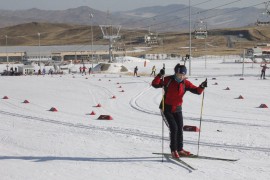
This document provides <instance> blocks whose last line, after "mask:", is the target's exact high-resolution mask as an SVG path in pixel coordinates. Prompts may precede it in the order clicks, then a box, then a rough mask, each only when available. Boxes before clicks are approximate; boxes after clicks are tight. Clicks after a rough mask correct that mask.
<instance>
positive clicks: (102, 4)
mask: <svg viewBox="0 0 270 180" xmlns="http://www.w3.org/2000/svg"><path fill="white" fill-rule="evenodd" d="M205 1H207V0H191V4H198V3H200V2H205ZM233 1H236V0H226V1H225V0H210V1H209V2H207V3H204V4H203V5H201V6H199V7H200V8H205V9H207V8H212V7H216V6H219V5H224V4H226V3H229V2H233ZM264 1H265V0H256V1H254V0H240V1H238V2H235V3H233V4H231V5H229V6H225V8H226V7H245V6H250V5H253V4H257V3H260V2H264ZM188 2H189V0H0V3H1V6H0V9H8V10H17V9H30V8H39V9H44V10H64V9H68V8H76V7H79V6H89V7H91V8H94V9H97V10H101V11H107V10H109V11H121V10H122V11H125V10H131V9H136V8H140V7H147V6H156V5H160V6H165V5H169V4H186V5H187V4H188ZM262 7H263V6H258V8H262Z"/></svg>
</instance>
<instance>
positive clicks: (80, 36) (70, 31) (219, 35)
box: [0, 22, 270, 56]
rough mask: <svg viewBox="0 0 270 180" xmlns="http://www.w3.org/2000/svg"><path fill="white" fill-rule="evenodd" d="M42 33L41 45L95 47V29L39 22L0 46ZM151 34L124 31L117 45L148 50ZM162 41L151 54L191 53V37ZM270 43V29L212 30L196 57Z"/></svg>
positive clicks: (14, 31) (14, 30) (7, 31)
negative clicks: (147, 35)
mask: <svg viewBox="0 0 270 180" xmlns="http://www.w3.org/2000/svg"><path fill="white" fill-rule="evenodd" d="M38 33H41V35H40V41H41V45H68V44H91V26H89V25H88V26H83V25H70V24H57V23H37V22H32V23H26V24H20V25H16V26H10V27H6V28H0V44H1V45H2V46H4V45H5V43H6V38H5V36H6V35H7V36H8V45H9V46H10V45H12V46H19V45H38ZM147 33H148V32H147V31H145V30H137V31H130V30H127V29H122V30H121V31H120V35H121V39H120V40H118V41H116V42H115V44H114V45H115V46H118V45H119V44H120V45H121V46H123V47H125V48H126V49H132V48H133V47H135V46H136V47H137V46H145V44H144V43H143V42H142V41H141V39H142V38H143V37H144V35H145V34H147ZM93 34H94V44H95V45H97V44H108V40H104V39H103V38H102V32H101V30H100V28H99V26H93ZM240 35H241V36H242V37H240ZM159 37H160V38H163V39H164V43H163V45H159V46H155V47H153V48H152V49H151V50H149V51H148V53H175V54H186V53H188V50H187V49H185V48H183V47H188V46H189V33H187V32H182V33H180V32H166V33H163V34H159ZM269 41H270V28H269V27H257V26H253V27H246V28H234V29H232V28H231V29H214V30H209V32H208V37H207V39H206V41H205V40H199V39H192V47H194V52H193V55H198V56H199V55H204V54H205V43H206V47H207V54H239V53H240V52H242V49H243V48H247V47H253V46H254V45H255V44H257V43H261V42H269ZM229 44H230V45H229ZM134 55H136V54H134Z"/></svg>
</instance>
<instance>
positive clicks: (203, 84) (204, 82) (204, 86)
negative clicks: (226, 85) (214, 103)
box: [200, 78, 207, 89]
mask: <svg viewBox="0 0 270 180" xmlns="http://www.w3.org/2000/svg"><path fill="white" fill-rule="evenodd" d="M206 87H207V78H206V79H205V81H203V82H202V83H201V85H200V88H203V89H204V88H206Z"/></svg>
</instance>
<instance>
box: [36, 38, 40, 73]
mask: <svg viewBox="0 0 270 180" xmlns="http://www.w3.org/2000/svg"><path fill="white" fill-rule="evenodd" d="M37 35H38V55H39V69H40V71H41V62H40V61H41V57H40V33H37Z"/></svg>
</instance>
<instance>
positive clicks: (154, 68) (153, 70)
mask: <svg viewBox="0 0 270 180" xmlns="http://www.w3.org/2000/svg"><path fill="white" fill-rule="evenodd" d="M152 74H154V76H156V66H153V67H152V73H151V74H150V76H152Z"/></svg>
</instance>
